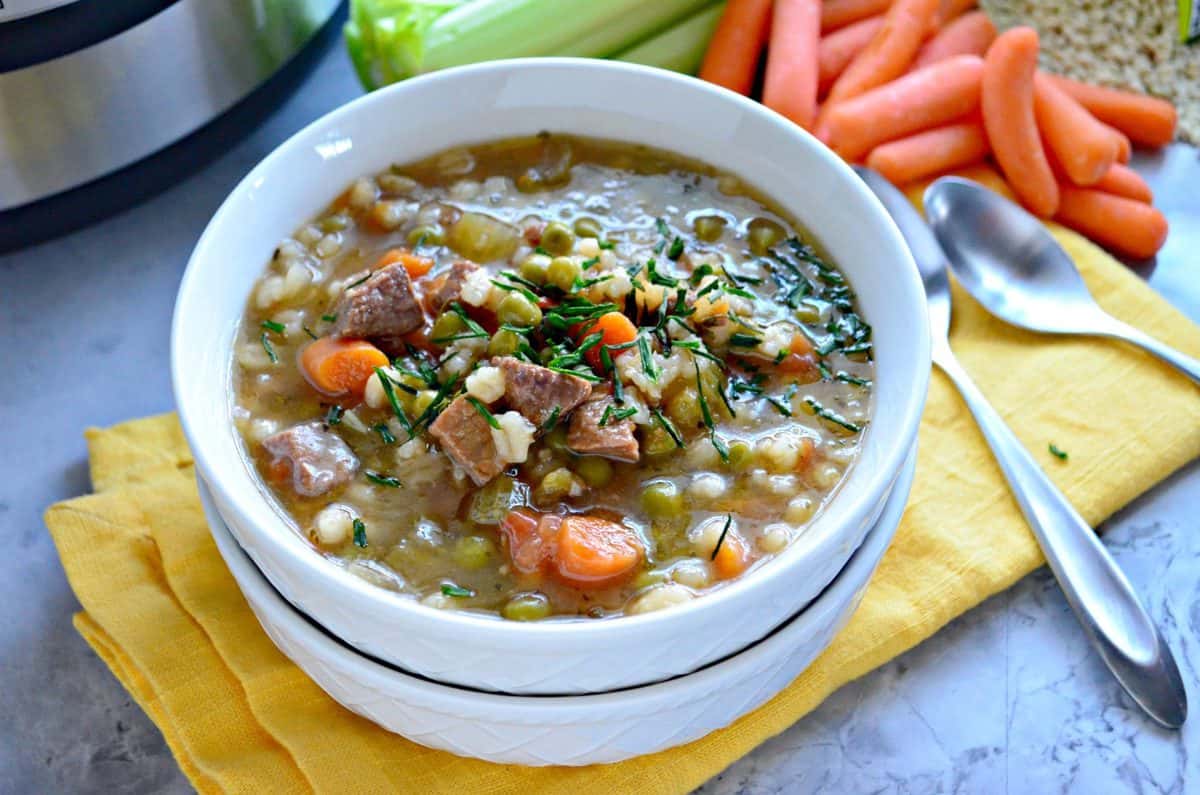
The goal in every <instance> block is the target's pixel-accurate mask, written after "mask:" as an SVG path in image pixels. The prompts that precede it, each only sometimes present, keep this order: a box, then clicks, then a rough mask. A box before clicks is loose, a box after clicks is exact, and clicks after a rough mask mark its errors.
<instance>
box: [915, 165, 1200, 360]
mask: <svg viewBox="0 0 1200 795" xmlns="http://www.w3.org/2000/svg"><path fill="white" fill-rule="evenodd" d="M925 217H926V218H927V219H928V220H929V226H930V227H932V228H933V234H934V235H935V236H936V237H937V239H938V242H939V243H941V245H942V248H943V249H944V250H945V252H946V255H947V256H948V257H949V258H950V268H951V269H952V270H953V271H954V275H955V276H956V277H958V280H959V281H960V282H962V285H963V287H965V288H966V289H967V292H969V293H970V294H971V295H973V296H974V297H975V300H977V301H978V302H979V303H981V304H983V305H984V307H985V308H986V309H987V310H988V311H989V312H991V313H992V314H993V315H996V316H997V317H999V318H1000V319H1002V320H1006V321H1008V322H1009V323H1011V324H1013V325H1014V326H1020V327H1021V328H1026V329H1029V330H1030V331H1042V332H1045V333H1048V334H1088V335H1093V336H1100V337H1113V338H1116V339H1121V340H1125V341H1126V342H1130V343H1132V344H1134V345H1137V346H1138V347H1140V348H1144V349H1146V350H1147V351H1149V352H1150V353H1152V354H1154V355H1155V356H1157V357H1158V358H1160V359H1162V360H1163V361H1164V362H1166V363H1167V364H1170V365H1172V366H1173V367H1175V368H1176V369H1178V370H1179V371H1180V372H1182V373H1184V374H1185V375H1187V376H1188V377H1189V378H1191V379H1192V380H1193V381H1195V382H1196V383H1198V384H1200V361H1198V360H1196V359H1193V358H1192V357H1190V356H1185V355H1184V354H1182V353H1180V352H1179V351H1177V350H1175V349H1174V348H1171V347H1170V346H1168V345H1164V344H1163V343H1161V342H1159V341H1158V340H1156V339H1154V338H1153V337H1150V336H1147V335H1146V334H1144V333H1143V332H1141V331H1138V330H1137V329H1135V328H1133V327H1132V326H1129V325H1127V324H1125V323H1122V322H1121V321H1120V320H1117V319H1116V318H1115V317H1113V316H1112V315H1110V314H1108V313H1107V312H1105V311H1104V310H1103V309H1101V308H1100V307H1099V306H1098V305H1097V304H1096V301H1095V299H1093V298H1092V294H1091V293H1090V292H1088V288H1087V285H1086V284H1084V282H1083V278H1082V277H1081V276H1080V275H1079V271H1078V270H1076V268H1075V263H1074V262H1072V261H1071V258H1070V257H1069V256H1067V252H1065V251H1063V249H1062V246H1060V245H1059V244H1058V241H1056V240H1055V239H1054V237H1053V236H1052V235H1051V234H1050V232H1049V230H1047V229H1046V227H1045V225H1044V224H1043V223H1042V222H1041V221H1039V220H1038V219H1037V218H1035V217H1033V216H1032V215H1030V214H1029V213H1027V212H1025V210H1023V209H1021V207H1020V206H1019V205H1017V204H1016V203H1014V202H1011V201H1009V200H1008V199H1005V198H1004V197H1003V196H1000V195H999V194H997V193H994V192H993V191H990V190H988V189H987V188H985V187H983V186H982V185H980V184H979V183H976V182H972V181H970V180H966V179H961V178H959V177H943V178H942V179H939V180H938V181H937V182H935V183H933V184H932V185H930V186H929V189H928V190H927V191H925Z"/></svg>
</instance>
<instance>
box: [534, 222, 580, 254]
mask: <svg viewBox="0 0 1200 795" xmlns="http://www.w3.org/2000/svg"><path fill="white" fill-rule="evenodd" d="M542 248H544V249H546V250H547V251H549V252H550V253H551V254H570V253H571V249H573V248H575V234H574V233H573V232H572V231H571V230H570V229H567V227H566V225H564V224H560V223H559V222H558V221H551V222H550V223H548V224H546V228H545V229H543V230H542Z"/></svg>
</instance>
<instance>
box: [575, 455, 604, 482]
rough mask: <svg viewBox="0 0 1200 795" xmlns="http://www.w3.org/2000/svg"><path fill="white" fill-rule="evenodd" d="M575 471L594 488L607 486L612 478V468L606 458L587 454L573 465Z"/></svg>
mask: <svg viewBox="0 0 1200 795" xmlns="http://www.w3.org/2000/svg"><path fill="white" fill-rule="evenodd" d="M575 473H576V474H578V475H579V477H581V478H583V482H584V483H586V484H588V485H589V486H591V487H592V488H594V489H599V488H603V487H605V486H607V485H608V484H609V482H610V481H611V480H612V476H613V468H612V464H610V463H609V462H608V460H607V459H604V458H597V457H596V456H593V455H589V456H584V457H582V458H580V459H579V462H578V463H577V464H576V465H575Z"/></svg>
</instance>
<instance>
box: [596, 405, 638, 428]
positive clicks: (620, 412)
mask: <svg viewBox="0 0 1200 795" xmlns="http://www.w3.org/2000/svg"><path fill="white" fill-rule="evenodd" d="M634 414H637V408H635V407H634V406H626V407H625V408H623V409H619V408H617V407H616V406H615V405H613V404H611V403H610V404H609V405H608V406H607V407H605V409H604V414H602V415H600V422H599V423H598V424H599V425H600V427H601V428H603V427H604V426H606V425H608V423H610V422H620V421H621V420H627V419H629V418H630V417H632V416H633V415H634Z"/></svg>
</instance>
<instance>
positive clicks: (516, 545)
mask: <svg viewBox="0 0 1200 795" xmlns="http://www.w3.org/2000/svg"><path fill="white" fill-rule="evenodd" d="M561 521H562V517H561V516H557V515H555V514H540V513H538V512H536V511H533V510H530V509H529V508H515V509H513V510H511V511H509V512H508V513H507V514H506V515H505V517H504V518H503V519H502V520H501V521H500V535H502V536H503V537H504V540H505V541H507V542H508V557H509V559H510V560H511V561H512V564H513V568H514V569H516V570H517V571H518V572H519V573H521V574H526V575H529V574H537V573H540V572H541V571H542V568H543V567H544V566H545V565H546V563H547V562H548V561H549V560H550V557H551V555H552V554H553V551H554V548H553V547H554V544H553V541H554V536H555V534H557V533H558V528H559V523H560V522H561Z"/></svg>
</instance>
